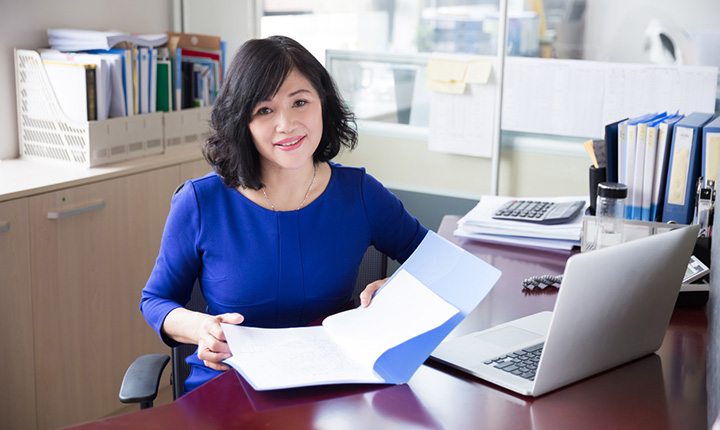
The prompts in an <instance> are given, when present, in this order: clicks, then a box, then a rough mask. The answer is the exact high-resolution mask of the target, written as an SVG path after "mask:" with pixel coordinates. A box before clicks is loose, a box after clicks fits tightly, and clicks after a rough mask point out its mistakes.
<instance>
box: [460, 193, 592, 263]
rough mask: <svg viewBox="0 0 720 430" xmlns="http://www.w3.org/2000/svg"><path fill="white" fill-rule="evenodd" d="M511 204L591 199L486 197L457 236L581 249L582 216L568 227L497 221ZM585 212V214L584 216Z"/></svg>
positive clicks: (467, 216) (582, 197)
mask: <svg viewBox="0 0 720 430" xmlns="http://www.w3.org/2000/svg"><path fill="white" fill-rule="evenodd" d="M511 200H542V201H549V202H568V201H577V200H585V202H586V208H587V202H588V197H587V196H574V197H535V198H521V199H520V198H517V197H499V196H483V197H482V198H481V199H480V202H478V204H477V205H476V206H475V207H474V208H473V209H472V210H471V211H470V212H468V213H467V215H465V216H464V217H462V218H461V219H460V220H459V221H458V228H457V230H455V236H459V237H466V238H470V239H477V240H483V241H488V242H496V243H507V244H512V245H521V246H529V247H534V248H551V249H564V250H570V249H572V247H573V246H580V241H581V240H580V239H581V235H582V215H581V214H578V216H576V217H575V218H574V219H572V220H570V222H568V223H565V224H555V225H542V224H537V223H533V222H522V221H507V220H496V219H493V217H492V215H493V213H495V211H496V210H497V208H499V207H500V206H502V205H503V204H504V203H506V202H508V201H511ZM584 212H585V210H583V211H582V212H581V213H584Z"/></svg>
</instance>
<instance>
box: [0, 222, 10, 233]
mask: <svg viewBox="0 0 720 430" xmlns="http://www.w3.org/2000/svg"><path fill="white" fill-rule="evenodd" d="M8 230H10V221H0V233H2V232H4V231H8Z"/></svg>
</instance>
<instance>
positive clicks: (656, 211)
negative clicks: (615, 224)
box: [605, 112, 720, 224]
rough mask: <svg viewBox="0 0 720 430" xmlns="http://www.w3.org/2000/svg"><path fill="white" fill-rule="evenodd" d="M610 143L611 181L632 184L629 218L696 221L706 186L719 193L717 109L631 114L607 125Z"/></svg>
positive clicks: (719, 147)
mask: <svg viewBox="0 0 720 430" xmlns="http://www.w3.org/2000/svg"><path fill="white" fill-rule="evenodd" d="M605 142H606V147H607V157H608V160H607V163H608V165H607V179H608V181H611V182H620V183H623V184H626V185H627V186H628V198H627V203H626V206H625V218H627V219H633V220H640V221H659V222H669V221H674V222H677V223H680V224H690V223H692V222H693V219H694V218H695V217H696V205H697V203H698V202H697V196H698V193H699V191H700V189H703V188H711V189H712V193H713V194H714V191H715V188H716V184H717V180H718V167H719V166H720V117H718V118H715V119H713V114H712V113H701V112H693V113H690V114H689V115H683V114H681V113H679V112H676V113H674V114H673V113H668V112H662V113H657V112H655V113H648V114H645V115H642V116H638V117H635V118H626V119H623V120H621V121H617V122H614V123H611V124H608V125H606V126H605ZM699 178H702V181H699Z"/></svg>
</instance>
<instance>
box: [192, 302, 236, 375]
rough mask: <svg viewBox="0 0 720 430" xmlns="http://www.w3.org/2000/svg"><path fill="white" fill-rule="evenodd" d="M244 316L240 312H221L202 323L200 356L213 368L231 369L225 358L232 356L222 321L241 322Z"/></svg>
mask: <svg viewBox="0 0 720 430" xmlns="http://www.w3.org/2000/svg"><path fill="white" fill-rule="evenodd" d="M243 320H244V317H243V316H242V315H240V314H238V313H229V314H221V315H216V316H212V317H208V318H207V319H205V321H204V322H203V324H202V328H201V330H200V337H199V339H198V358H199V359H201V360H203V362H204V363H205V365H206V366H207V367H209V368H211V369H215V370H220V371H224V370H227V369H229V367H228V365H226V364H224V363H222V361H223V360H225V359H227V358H229V357H231V356H232V354H231V353H230V347H229V346H228V344H227V343H226V342H225V333H224V332H223V329H222V326H220V323H221V322H222V323H227V324H240V323H242V322H243Z"/></svg>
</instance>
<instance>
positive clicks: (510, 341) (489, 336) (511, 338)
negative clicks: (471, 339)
mask: <svg viewBox="0 0 720 430" xmlns="http://www.w3.org/2000/svg"><path fill="white" fill-rule="evenodd" d="M475 338H476V339H479V340H482V341H483V342H488V343H491V344H493V345H497V346H499V347H501V348H511V347H513V346H515V345H520V344H523V343H527V342H530V341H532V340H535V339H537V340H540V339H542V338H543V336H542V335H539V334H537V333H533V332H531V331H527V330H523V329H521V328H517V327H513V326H507V327H503V328H500V329H497V330H493V331H491V332H488V333H480V334H478V335H477V336H475Z"/></svg>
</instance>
